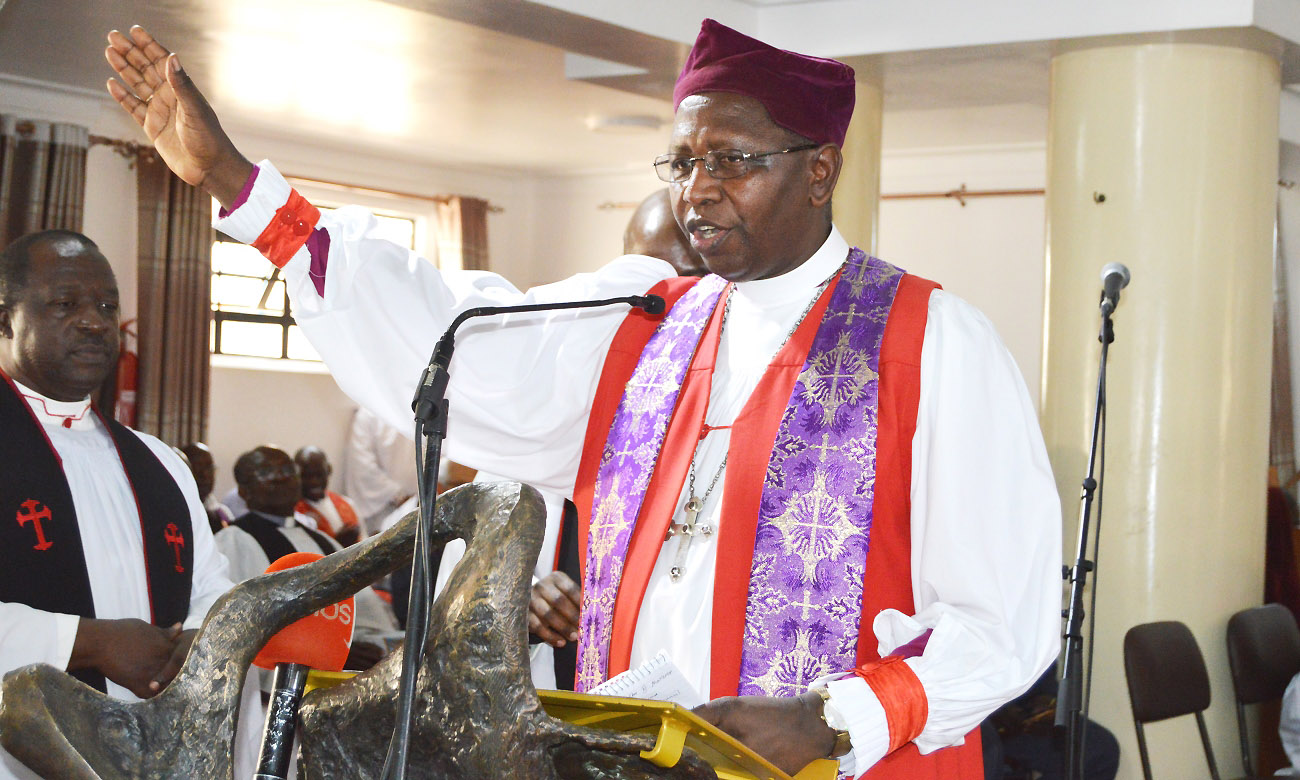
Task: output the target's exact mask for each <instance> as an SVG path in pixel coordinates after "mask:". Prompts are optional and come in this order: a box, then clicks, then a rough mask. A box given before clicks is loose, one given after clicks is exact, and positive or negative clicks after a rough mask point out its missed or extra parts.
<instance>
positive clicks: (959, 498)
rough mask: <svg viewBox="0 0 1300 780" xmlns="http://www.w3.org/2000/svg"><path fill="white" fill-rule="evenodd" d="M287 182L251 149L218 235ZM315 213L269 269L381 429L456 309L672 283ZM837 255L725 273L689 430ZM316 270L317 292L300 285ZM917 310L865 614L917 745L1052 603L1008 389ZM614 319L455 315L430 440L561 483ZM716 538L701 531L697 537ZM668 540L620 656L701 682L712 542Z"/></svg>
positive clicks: (968, 713) (1051, 542)
mask: <svg viewBox="0 0 1300 780" xmlns="http://www.w3.org/2000/svg"><path fill="white" fill-rule="evenodd" d="M289 192H290V188H289V186H288V184H287V183H285V181H284V179H283V178H282V177H281V176H280V175H279V173H278V172H277V171H276V170H275V169H274V167H272V166H271V165H270V164H269V163H267V162H263V163H261V164H260V165H259V167H258V172H257V173H256V174H255V180H254V182H253V186H252V188H251V190H250V191H249V193H248V197H247V199H246V201H245V202H244V203H242V204H241V205H240V206H239V207H238V208H236V209H235V210H234V211H233V212H232V213H231V214H230V215H229V216H228V217H227V218H225V219H222V220H220V221H219V223H218V227H219V228H220V229H221V230H222V231H223V232H225V233H227V234H228V235H230V236H233V237H235V238H237V239H240V240H243V241H249V242H251V241H252V240H254V239H256V238H257V236H258V235H259V234H260V233H261V232H262V230H263V229H264V228H265V227H266V226H267V224H268V223H269V222H270V220H271V218H272V216H273V215H274V214H275V211H276V209H278V208H279V207H280V206H281V205H283V204H284V203H285V202H286V200H287V198H288V195H289ZM318 227H320V228H322V229H324V230H326V231H327V232H328V237H329V241H328V254H327V256H325V255H324V254H323V253H321V252H320V250H319V245H320V242H317V243H316V244H314V246H317V252H318V254H317V255H316V256H314V257H313V256H312V254H311V246H313V245H308V246H304V247H303V248H301V249H299V250H298V252H297V253H296V254H295V255H294V256H293V257H292V258H291V259H290V260H289V261H288V263H287V264H286V265H285V267H284V276H285V280H286V283H287V285H288V289H289V291H290V295H291V297H292V299H293V309H294V316H295V318H296V319H297V322H298V324H299V325H300V326H301V327H302V329H303V332H304V333H305V334H306V336H307V338H308V339H309V340H310V341H311V343H312V345H313V346H314V347H315V348H316V349H317V350H318V351H319V352H320V354H321V356H322V357H323V358H324V360H325V362H326V364H327V365H328V366H329V367H330V370H331V373H333V375H334V377H335V379H336V380H337V381H338V383H339V386H340V387H342V388H343V390H344V391H345V392H346V393H347V394H348V395H349V396H351V397H352V398H353V400H355V401H357V402H358V403H360V404H362V405H363V406H366V407H367V408H370V409H371V410H373V411H374V412H375V413H377V414H378V415H380V416H381V417H383V418H384V419H385V420H387V421H388V422H389V423H390V424H391V425H393V426H395V427H397V428H398V430H402V431H405V430H407V429H409V428H411V423H410V419H411V411H410V399H411V396H412V395H413V392H414V388H415V385H416V383H417V382H418V380H419V377H420V374H421V371H422V369H423V368H424V366H425V365H426V364H427V362H428V360H429V356H430V353H431V352H432V351H433V345H434V342H435V341H436V339H437V338H438V337H439V336H440V335H441V334H442V332H443V330H444V329H445V328H446V327H447V325H448V324H449V323H450V321H451V320H452V319H453V318H454V317H455V316H456V315H457V314H458V313H459V312H462V311H464V310H466V309H469V308H472V307H477V306H490V305H503V304H522V303H546V302H557V301H570V300H584V299H595V298H606V297H612V296H619V295H630V294H641V293H644V292H645V291H646V290H648V289H649V288H650V287H651V286H652V285H654V284H655V283H656V282H658V281H660V280H662V279H665V278H668V277H670V276H673V275H674V271H673V269H672V267H671V266H669V265H668V264H667V263H665V262H663V261H661V260H656V259H653V258H648V257H640V256H623V257H619V258H617V259H615V260H614V261H613V262H611V263H609V264H608V265H606V266H604V267H603V268H601V269H600V270H598V271H595V272H593V273H585V274H578V275H577V276H574V277H571V278H569V279H566V280H564V281H560V282H556V283H554V284H548V285H543V286H541V287H536V288H533V289H531V290H528V291H526V292H521V291H519V290H517V289H516V288H515V287H514V286H512V285H511V284H510V283H509V282H508V281H506V280H505V279H503V278H501V277H500V276H497V275H494V274H491V273H487V272H482V271H471V272H455V273H453V272H447V273H441V272H439V271H438V270H437V269H436V268H435V267H434V266H433V264H432V263H429V262H428V261H426V260H424V259H423V258H420V257H419V256H417V255H416V254H415V253H413V252H411V251H410V250H408V249H405V248H402V247H399V246H396V245H394V244H391V243H387V242H385V241H383V240H381V239H378V238H376V237H374V234H375V232H376V228H377V224H376V222H375V220H374V218H373V216H371V215H370V214H368V213H367V212H365V211H364V210H362V209H359V208H356V207H348V208H345V209H340V210H338V211H336V212H333V213H331V214H328V215H324V216H322V217H321V219H320V222H319V224H318ZM848 249H849V247H848V245H847V243H846V242H845V241H844V239H843V238H842V237H841V236H840V234H839V232H838V231H836V230H834V229H832V231H831V234H830V235H829V237H828V238H827V240H826V242H825V244H824V245H823V246H822V247H821V248H820V249H819V250H818V252H817V253H816V254H815V255H814V256H813V257H812V258H810V259H809V260H808V261H806V262H805V263H804V264H803V265H802V266H800V267H799V268H796V269H794V270H793V271H790V272H789V273H786V274H784V275H782V276H779V277H776V278H772V279H765V280H758V281H752V282H743V283H740V284H737V285H736V286H735V290H734V292H733V294H732V308H731V312H730V316H729V319H728V322H727V326H726V328H725V329H724V332H723V335H722V340H721V344H720V349H719V368H718V370H716V371H715V373H714V377H713V385H712V393H711V396H710V403H709V409H708V414H707V416H706V420H707V422H708V423H709V424H711V425H720V424H727V423H729V422H730V421H731V420H732V419H734V417H735V416H736V414H737V412H738V411H739V410H740V408H741V406H742V405H743V404H744V401H745V399H746V398H748V396H749V394H750V391H751V390H752V388H753V387H754V385H755V383H756V382H757V380H758V378H759V377H760V376H761V374H762V373H763V371H764V370H765V369H766V367H767V363H768V361H769V360H770V359H771V357H772V356H773V355H774V354H775V353H776V352H777V351H778V348H779V347H780V345H781V344H782V343H783V342H784V340H785V338H786V336H787V334H788V333H789V331H790V330H791V328H792V327H793V325H794V324H795V322H796V321H797V320H798V319H799V317H800V315H801V313H802V312H803V311H804V310H805V308H806V306H807V304H808V301H809V300H810V299H811V298H812V297H813V296H814V295H815V294H816V292H817V285H819V284H820V283H821V281H822V280H823V279H825V278H826V277H827V276H829V275H830V274H831V273H832V272H833V271H834V270H835V269H836V268H837V267H838V266H839V264H841V263H842V262H843V261H844V259H845V258H846V257H847V254H848ZM322 277H323V285H322V289H323V294H321V293H318V292H317V284H318V283H320V282H321V280H322ZM928 312H929V316H928V320H927V323H926V328H925V341H924V347H923V350H922V356H921V385H922V386H921V393H920V403H919V409H918V413H917V414H918V417H917V428H916V433H915V436H914V439H913V448H912V486H911V537H912V551H911V557H912V592H913V599H914V601H915V606H916V614H915V615H904V614H902V613H900V612H898V611H897V610H886V611H884V612H882V613H881V614H879V615H878V616H877V617H876V618H875V622H874V625H873V629H874V632H875V635H876V638H877V640H878V641H879V647H880V653H881V655H882V656H883V655H886V654H888V653H890V652H892V651H893V650H894V649H895V648H897V647H899V646H901V645H903V644H906V643H908V642H909V641H911V640H912V639H914V638H916V637H917V636H919V635H920V634H922V633H924V632H925V631H926V630H930V629H932V630H933V633H932V635H931V636H930V639H929V642H928V645H927V646H926V649H925V652H924V653H923V654H922V655H920V656H917V657H915V658H911V659H909V660H908V661H907V663H908V664H909V665H910V666H911V667H912V669H913V671H914V672H915V673H916V676H917V678H918V679H919V680H920V682H921V684H922V686H923V687H924V689H925V692H926V695H927V698H928V707H929V718H928V720H927V722H926V725H925V728H924V730H923V731H922V733H921V734H920V736H918V737H917V738H916V740H915V742H916V744H917V747H918V748H919V749H920V750H921V752H923V753H928V752H931V751H933V750H937V749H939V748H941V747H946V746H948V745H953V744H958V743H960V742H961V741H962V739H963V737H964V735H965V734H966V733H967V732H969V731H970V730H971V729H972V728H974V727H975V726H977V725H978V724H979V722H980V721H981V720H982V719H983V718H984V717H985V716H987V715H988V714H989V713H990V712H992V711H993V710H994V709H996V708H997V707H998V706H1000V705H1001V704H1002V703H1004V702H1005V701H1008V700H1010V699H1011V698H1013V697H1015V696H1016V695H1018V694H1020V693H1021V692H1023V691H1024V690H1025V689H1026V688H1028V686H1029V685H1030V684H1032V683H1033V682H1034V680H1035V679H1036V678H1037V677H1038V675H1039V674H1040V673H1041V672H1042V671H1043V670H1044V669H1045V668H1046V667H1047V665H1048V664H1049V663H1050V662H1051V661H1052V660H1053V659H1054V658H1055V656H1056V654H1057V650H1058V648H1059V635H1060V614H1059V610H1060V600H1061V595H1060V594H1061V591H1060V564H1061V546H1060V534H1061V519H1060V512H1061V509H1060V503H1059V501H1058V498H1057V494H1056V487H1055V483H1054V481H1053V478H1052V474H1051V470H1050V466H1049V464H1048V460H1047V453H1046V450H1045V448H1044V446H1043V441H1042V434H1041V433H1040V431H1039V427H1038V423H1037V419H1036V416H1035V413H1034V409H1033V404H1032V403H1031V401H1030V399H1029V396H1028V393H1027V391H1026V389H1025V385H1024V381H1023V379H1022V378H1021V376H1020V374H1019V371H1018V370H1017V368H1016V366H1015V364H1014V361H1013V360H1012V358H1011V356H1010V353H1009V352H1008V351H1007V350H1006V348H1005V347H1004V346H1003V345H1002V343H1001V341H1000V340H999V339H998V337H997V334H996V333H995V332H994V330H993V327H992V325H991V324H990V323H989V322H988V320H987V319H986V318H985V317H984V316H983V315H982V314H980V313H979V312H978V311H976V310H975V309H974V308H973V307H971V306H970V305H969V304H967V303H965V302H964V301H962V300H960V299H959V298H957V297H956V296H954V295H951V294H948V293H945V292H943V291H936V292H934V293H933V294H932V295H931V297H930V301H929V309H928ZM625 313H626V308H625V307H622V306H612V307H609V308H607V309H603V310H592V309H582V310H576V311H561V312H543V313H529V314H515V315H509V316H504V317H496V318H493V319H491V320H484V319H476V320H471V321H469V322H468V323H466V324H465V325H464V326H462V327H461V328H460V330H459V331H458V335H457V338H456V343H457V351H456V353H455V357H454V359H453V360H452V363H451V367H450V373H451V383H450V386H449V387H448V392H447V396H448V400H449V403H450V416H449V421H448V435H449V438H448V440H447V443H446V447H445V454H446V455H447V456H448V457H450V458H451V459H453V460H455V461H457V462H459V463H464V464H466V465H469V466H472V467H475V468H478V469H481V470H486V471H490V472H492V473H495V474H503V475H509V476H510V477H512V478H514V479H517V480H519V481H521V482H526V483H529V484H532V485H534V486H536V487H538V488H539V489H541V490H544V491H551V492H555V493H559V494H560V495H564V496H571V495H572V491H573V487H574V480H575V477H576V474H577V470H578V460H579V456H580V455H581V451H582V446H583V438H584V434H585V431H586V426H587V418H588V414H589V411H590V407H591V401H592V398H593V395H594V393H595V388H596V384H597V382H598V380H599V378H600V372H601V368H602V366H603V364H604V358H605V354H606V351H607V349H608V347H609V344H610V343H611V340H612V339H613V336H614V333H615V331H616V330H617V329H618V327H619V325H620V324H621V323H622V321H623V317H624V315H625ZM726 448H727V433H726V432H716V433H713V434H710V435H709V436H708V437H706V439H705V440H704V442H703V443H702V444H701V447H700V449H699V453H698V456H697V462H696V467H697V472H698V473H697V484H698V486H699V489H700V490H703V489H704V488H705V486H706V485H707V481H706V480H711V479H712V476H713V474H714V473H715V471H716V470H717V469H718V467H719V464H720V463H721V461H722V456H723V454H724V453H725V452H726ZM723 479H725V474H724V476H723ZM687 488H688V486H687V485H684V486H683V496H682V497H681V498H680V499H679V501H678V507H679V512H680V507H681V505H682V503H684V500H685V491H686V490H687ZM720 497H721V488H720V487H719V488H718V489H717V490H715V493H714V495H713V496H711V497H710V500H709V502H708V503H706V505H705V507H704V510H703V511H702V512H701V514H700V520H701V521H702V522H707V523H710V524H713V525H714V526H715V527H718V523H717V518H718V514H717V512H718V503H719V502H720ZM679 519H680V515H679ZM726 532H727V531H726V528H725V527H719V530H718V533H717V534H715V535H714V539H716V538H717V537H718V536H719V535H721V534H724V533H726ZM676 544H677V542H676V540H671V541H669V542H667V543H665V545H664V548H663V551H662V552H661V554H660V556H659V561H658V564H657V566H656V567H655V570H654V574H653V575H652V577H651V581H650V584H649V587H648V590H647V593H646V597H645V601H644V602H643V604H642V608H641V611H640V615H639V618H638V622H637V629H636V635H635V637H634V639H633V644H632V657H631V663H632V664H633V665H634V666H635V665H636V664H637V663H638V662H639V661H641V660H643V659H646V658H649V657H652V656H653V655H654V654H655V653H656V652H658V650H660V649H666V650H668V651H669V653H670V655H671V656H672V658H673V660H674V661H675V662H676V663H677V664H678V665H679V666H680V667H682V669H683V671H684V672H685V673H686V675H687V678H688V679H691V680H694V681H695V682H696V684H697V687H698V688H699V689H700V691H701V692H702V693H704V694H705V695H706V696H707V693H708V679H709V658H710V645H709V643H710V631H709V627H710V621H711V618H712V609H713V605H712V598H713V587H712V581H713V558H714V555H715V552H716V543H709V542H708V541H703V542H702V540H701V539H699V538H697V539H696V541H695V543H694V544H693V545H692V547H691V549H690V552H689V556H688V560H687V564H686V571H687V574H686V576H685V577H684V578H682V580H680V581H679V582H676V583H674V582H672V581H671V580H670V579H669V578H668V577H667V576H666V574H665V573H666V569H667V567H668V566H670V565H671V558H672V557H673V555H674V554H675V552H676ZM828 688H829V690H830V693H831V701H832V703H833V704H834V706H835V709H836V710H838V711H839V712H840V713H841V715H843V716H844V717H845V719H846V720H847V722H848V729H849V732H850V734H851V737H852V743H853V752H852V753H850V754H849V755H848V756H846V757H845V758H843V759H842V760H841V769H842V770H843V771H846V772H851V773H861V772H863V771H866V770H867V769H868V768H870V767H871V766H872V765H873V764H875V762H876V761H878V760H879V759H880V758H881V757H882V756H883V755H884V754H885V752H886V750H887V746H888V742H889V735H888V727H887V723H886V720H885V713H884V709H883V708H882V706H881V705H880V703H879V701H878V700H877V699H876V697H875V695H874V694H873V693H872V692H871V690H870V688H869V687H868V686H867V684H866V683H865V682H863V681H862V680H861V679H858V678H856V677H852V678H848V679H843V680H836V681H833V682H830V683H829V686H828Z"/></svg>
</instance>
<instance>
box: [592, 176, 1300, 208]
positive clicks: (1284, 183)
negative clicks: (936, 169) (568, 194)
mask: <svg viewBox="0 0 1300 780" xmlns="http://www.w3.org/2000/svg"><path fill="white" fill-rule="evenodd" d="M1277 186H1279V187H1281V188H1283V189H1287V190H1289V189H1294V188H1295V186H1296V183H1295V182H1294V181H1291V180H1288V179H1278V182H1277ZM1045 194H1047V190H1045V189H1042V188H1038V189H1024V190H968V189H966V185H965V184H964V183H963V184H962V185H961V186H960V187H958V188H957V189H955V190H948V191H946V192H937V191H936V192H893V193H885V194H883V195H881V196H880V199H881V200H926V199H938V198H954V199H956V201H957V202H958V203H960V204H961V205H963V206H965V205H966V200H967V198H1008V197H1016V196H1022V195H1045ZM1093 197H1094V198H1101V200H1105V197H1106V196H1105V195H1102V194H1100V193H1093ZM639 205H641V204H640V203H639V202H634V201H613V200H607V201H605V202H604V203H601V204H600V205H598V206H596V208H598V209H600V210H602V211H607V210H610V209H634V208H636V207H637V206H639Z"/></svg>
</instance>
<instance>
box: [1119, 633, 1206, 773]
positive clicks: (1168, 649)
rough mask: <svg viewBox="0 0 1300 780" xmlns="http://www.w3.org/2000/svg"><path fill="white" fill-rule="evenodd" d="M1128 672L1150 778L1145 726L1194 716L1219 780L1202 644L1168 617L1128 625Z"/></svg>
mask: <svg viewBox="0 0 1300 780" xmlns="http://www.w3.org/2000/svg"><path fill="white" fill-rule="evenodd" d="M1124 676H1125V677H1126V678H1127V679H1128V698H1129V703H1130V704H1131V705H1132V707H1133V725H1134V727H1136V728H1137V742H1138V752H1139V753H1140V754H1141V756H1142V774H1143V776H1144V777H1146V780H1151V759H1150V757H1148V755H1147V741H1146V735H1145V734H1144V733H1143V731H1142V725H1143V724H1145V723H1152V722H1155V721H1158V720H1165V719H1167V718H1174V717H1177V716H1179V715H1189V714H1190V715H1195V716H1196V726H1197V728H1199V729H1200V732H1201V745H1203V746H1204V748H1205V761H1206V763H1207V764H1209V767H1210V777H1212V778H1213V780H1220V779H1219V767H1218V765H1216V764H1215V762H1214V750H1213V748H1211V747H1210V735H1209V733H1208V732H1207V731H1206V729H1205V717H1204V715H1203V714H1202V713H1204V712H1205V710H1206V708H1207V707H1209V706H1210V678H1209V676H1208V675H1207V674H1206V673H1205V659H1204V658H1203V657H1202V656H1201V648H1200V647H1199V646H1197V644H1196V637H1194V636H1192V632H1191V631H1190V630H1189V629H1188V628H1187V626H1185V625H1183V624H1182V623H1179V622H1178V621H1174V620H1166V621H1161V622H1158V623H1144V624H1142V625H1140V626H1134V627H1132V628H1130V629H1129V630H1128V633H1127V634H1125V635H1124Z"/></svg>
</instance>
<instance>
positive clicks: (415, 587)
mask: <svg viewBox="0 0 1300 780" xmlns="http://www.w3.org/2000/svg"><path fill="white" fill-rule="evenodd" d="M614 303H626V304H629V305H631V306H636V307H638V308H641V309H644V310H645V311H646V312H647V313H649V314H660V313H662V312H663V311H664V299H663V298H660V297H659V296H657V295H630V296H623V297H618V298H604V299H601V300H596V301H578V302H566V303H559V304H557V303H534V304H522V305H518V306H484V307H480V308H475V309H468V310H466V311H463V312H461V313H460V314H459V315H457V316H456V318H455V319H454V320H452V322H451V324H450V325H448V326H447V330H446V331H444V332H443V334H442V338H440V339H438V344H437V346H436V347H434V350H433V357H432V359H431V360H430V361H429V365H428V366H427V367H426V368H425V369H424V373H423V374H422V375H421V376H420V382H419V384H418V385H417V386H416V389H415V398H414V399H412V401H411V408H412V409H413V410H414V412H415V446H416V451H417V453H416V463H415V466H416V472H417V475H418V489H419V501H420V522H419V524H418V525H417V526H416V529H415V552H414V555H413V556H412V559H411V590H410V604H409V605H408V607H407V611H406V640H405V642H404V643H403V648H402V677H401V680H400V681H399V682H398V686H397V708H396V712H395V725H394V728H393V736H392V739H391V741H390V742H389V745H388V754H387V756H386V757H385V759H384V769H383V775H382V777H383V780H405V778H406V766H407V762H408V761H409V758H410V755H409V753H410V739H411V720H412V718H413V717H414V712H415V687H416V678H417V675H418V674H419V670H420V660H421V659H422V658H423V657H424V644H425V641H426V639H427V638H428V634H429V608H430V605H431V603H432V601H433V583H432V582H430V581H429V572H431V571H433V555H434V549H433V547H431V546H430V544H429V538H430V536H431V535H432V533H433V511H434V504H435V502H434V497H435V496H436V495H437V492H438V490H437V485H438V461H439V459H440V458H441V456H442V442H443V440H444V439H446V438H447V383H448V382H449V381H450V379H451V377H450V375H449V374H448V373H447V370H448V367H449V366H450V365H451V353H452V351H453V350H454V349H455V348H456V329H457V328H459V327H460V325H461V323H463V322H464V321H465V320H467V319H469V318H471V317H480V316H486V315H492V314H509V313H525V312H538V311H551V310H555V309H575V308H592V307H598V306H608V305H610V304H614ZM426 437H427V439H428V441H427V443H426V444H425V449H424V458H423V459H421V458H420V456H419V447H420V442H421V441H423V440H424V439H425V438H426ZM439 550H441V547H439Z"/></svg>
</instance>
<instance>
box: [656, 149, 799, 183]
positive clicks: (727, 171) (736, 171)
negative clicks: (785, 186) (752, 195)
mask: <svg viewBox="0 0 1300 780" xmlns="http://www.w3.org/2000/svg"><path fill="white" fill-rule="evenodd" d="M817 146H818V144H803V145H802V146H792V147H790V148H789V149H778V150H777V151H775V152H742V151H740V150H739V149H718V150H716V151H713V152H708V153H707V154H703V155H700V156H699V157H687V156H686V155H684V154H661V155H659V156H658V157H656V158H655V162H654V166H655V173H656V174H658V175H659V178H660V180H662V181H666V182H668V183H669V184H680V183H682V182H684V181H686V180H687V179H689V178H691V172H692V171H694V170H695V163H697V162H702V163H704V170H706V171H708V172H709V175H710V176H712V177H713V178H715V179H735V178H737V177H739V176H744V175H745V174H747V173H749V172H750V171H752V170H754V169H755V168H757V167H758V166H759V162H758V161H759V160H762V159H763V158H765V157H771V156H773V155H777V154H788V153H790V152H804V151H807V150H809V149H816V148H817Z"/></svg>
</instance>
